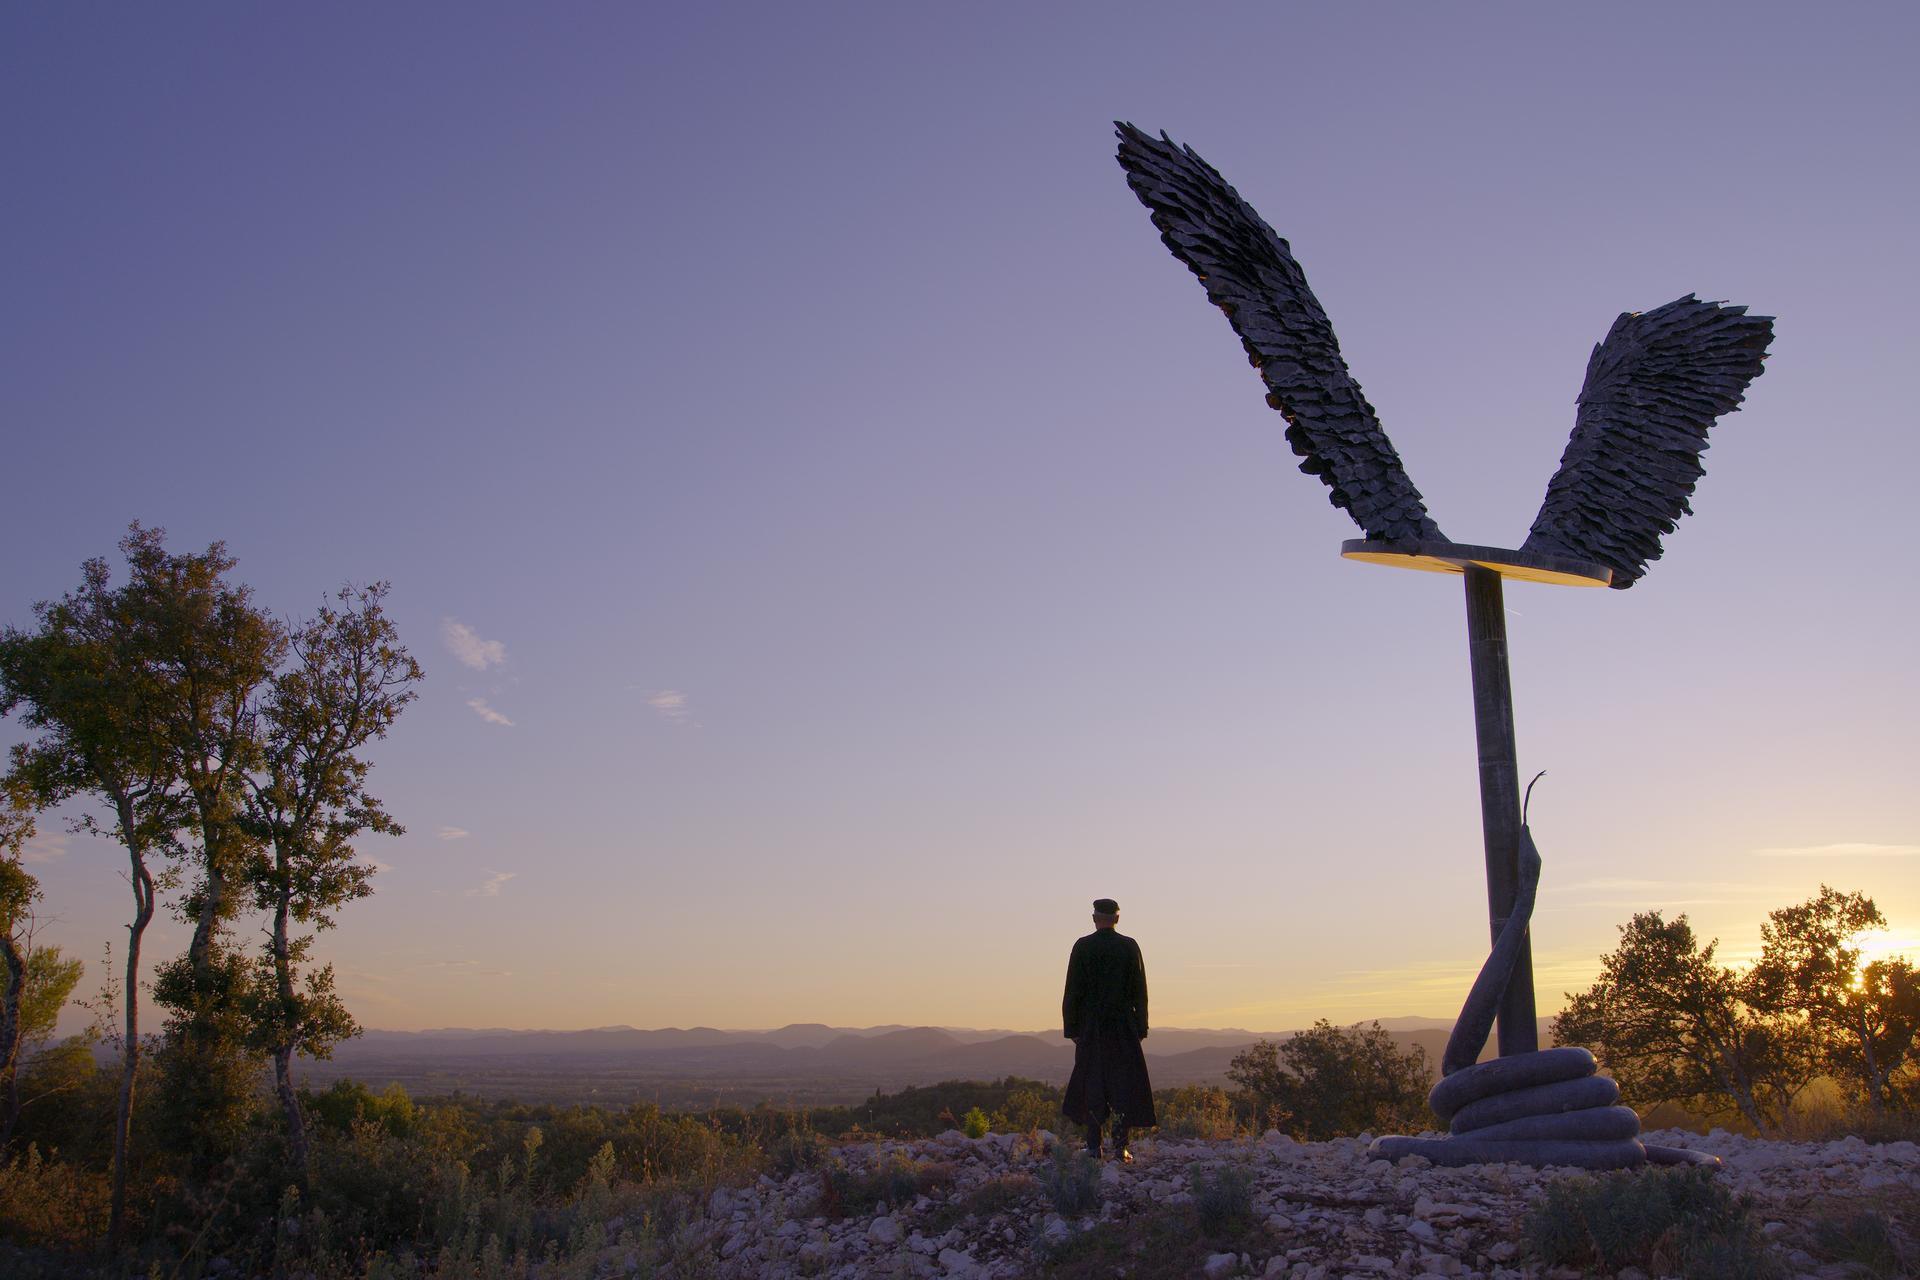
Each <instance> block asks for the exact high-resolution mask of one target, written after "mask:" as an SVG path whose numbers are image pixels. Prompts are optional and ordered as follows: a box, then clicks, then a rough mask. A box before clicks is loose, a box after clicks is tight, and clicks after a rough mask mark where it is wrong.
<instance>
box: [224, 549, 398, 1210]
mask: <svg viewBox="0 0 1920 1280" xmlns="http://www.w3.org/2000/svg"><path fill="white" fill-rule="evenodd" d="M386 593H387V585H386V584H385V583H375V584H374V585H373V586H370V587H366V588H363V589H360V590H357V591H356V590H352V589H342V590H341V591H339V592H338V593H337V594H336V595H335V605H334V606H322V607H321V609H320V611H319V613H318V614H317V615H316V616H315V617H314V618H313V619H312V620H311V621H309V622H307V623H305V624H303V625H301V626H299V627H297V628H295V629H294V630H293V632H292V636H291V644H290V651H291V655H292V661H291V663H290V665H289V667H288V668H287V669H286V670H284V671H282V672H280V673H279V674H277V675H276V676H275V677H274V678H273V681H272V683H271V686H270V688H269V691H268V693H267V695H266V699H265V702H264V704H263V706H262V707H261V710H260V715H259V724H260V730H261V741H260V767H259V768H258V769H257V770H256V771H254V772H253V773H251V774H250V775H248V778H247V784H248V796H247V804H246V809H245V814H244V822H245V825H246V828H247V831H248V832H249V834H251V835H252V836H253V837H254V838H255V839H256V840H257V841H258V842H259V844H260V846H261V847H262V849H263V850H264V853H263V855H262V856H261V857H259V858H258V859H257V860H256V861H255V864H254V869H253V874H252V877H251V884H252V889H253V894H254V901H255V904H256V905H257V906H258V907H259V908H260V909H261V910H263V911H265V912H267V913H268V914H269V916H270V917H271V920H272V924H271V926H270V928H269V931H268V935H267V943H266V947H265V949H264V951H263V952H262V953H261V955H260V961H259V965H258V969H257V972H256V976H255V980H254V987H253V991H252V994H251V996H250V998H249V1002H248V1004H249V1013H250V1017H251V1022H252V1028H251V1035H252V1039H253V1043H254V1044H255V1045H256V1046H257V1047H259V1048H261V1049H264V1050H265V1051H266V1052H267V1053H268V1054H269V1055H270V1056H271V1057H272V1059H273V1075H274V1087H275V1091H276V1092H277V1094H278V1095H279V1099H280V1106H281V1110H282V1112H283V1113H284V1115H285V1117H286V1123H287V1137H288V1143H289V1147H290V1149H291V1151H292V1153H293V1157H294V1161H295V1164H296V1165H297V1167H298V1168H299V1171H300V1175H301V1179H302V1181H303V1182H304V1181H305V1179H306V1175H307V1165H308V1159H307V1138H306V1126H305V1124H304V1122H303V1121H302V1118H301V1115H300V1100H299V1095H298V1094H297V1093H296V1092H295V1090H294V1086H293V1067H292V1064H293V1056H294V1054H296V1053H301V1052H304V1053H307V1054H309V1055H311V1056H313V1057H317V1058H325V1057H328V1056H329V1055H330V1054H331V1052H332V1048H333V1046H334V1045H335V1044H337V1043H338V1042H339V1041H341V1040H344V1039H346V1038H348V1037H350V1036H354V1035H358V1034H359V1027H358V1026H357V1025H356V1024H355V1023H354V1021H353V1018H352V1016H351V1015H349V1014H348V1012H347V1010H346V1007H345V1006H344V1005H342V1004H341V1003H340V1000H339V998H338V997H337V996H336V995H335V994H334V992H333V967H332V966H331V965H328V966H326V967H325V968H322V969H320V970H318V971H310V972H308V973H307V974H305V976H304V980H302V977H301V974H300V966H301V965H302V963H303V962H304V961H305V959H306V957H307V952H308V948H309V947H310V946H311V944H312V942H313V935H312V934H310V933H309V934H305V935H302V936H298V937H296V936H294V935H293V926H295V925H302V926H305V925H311V926H312V927H313V928H314V929H316V930H318V929H326V928H330V927H331V926H332V925H333V913H334V912H335V911H336V910H338V908H340V907H341V906H343V905H344V904H346V903H348V902H351V901H353V900H355V899H357V898H363V897H366V896H367V895H368V894H369V893H371V892H373V890H372V887H371V885H370V884H369V883H368V881H369V879H370V878H371V877H372V874H373V868H372V867H370V866H368V865H367V864H366V863H363V862H359V861H357V860H356V859H355V856H354V848H353V844H352V841H353V840H354V839H355V838H356V837H358V836H359V835H361V834H362V833H364V832H377V833H380V834H384V835H400V834H402V833H403V828H402V827H401V826H400V825H399V824H398V823H396V822H395V821H394V820H393V819H392V817H390V816H389V815H388V814H387V812H386V810H385V809H384V808H382V807H381V804H380V801H379V800H377V799H376V798H374V797H373V796H372V795H370V794H369V793H368V792H367V789H366V781H367V774H368V771H369V768H370V766H369V764H368V762H367V761H366V759H365V758H364V757H363V756H362V755H361V752H362V750H363V749H364V748H365V747H366V745H367V744H368V743H370V742H372V741H374V740H375V739H378V738H383V737H385V736H386V733H387V730H388V729H389V728H390V727H391V726H392V724H393V722H394V720H395V719H396V718H397V717H398V716H399V714H400V712H401V711H403V710H404V709H405V708H406V706H407V704H408V703H410V702H412V701H413V699H414V698H415V697H416V696H417V694H416V693H415V691H414V689H413V687H412V686H413V685H414V684H415V683H416V682H417V681H418V680H419V679H420V666H419V664H418V663H416V662H415V661H414V660H413V658H412V657H411V656H409V655H408V653H407V650H406V648H405V647H404V646H403V645H401V644H400V642H399V635H398V633H397V632H396V631H395V629H394V626H393V623H392V622H391V621H390V620H389V619H388V618H387V616H386V614H385V613H384V612H383V611H382V609H381V602H382V600H383V599H384V598H385V596H386ZM336 606H337V607H336Z"/></svg>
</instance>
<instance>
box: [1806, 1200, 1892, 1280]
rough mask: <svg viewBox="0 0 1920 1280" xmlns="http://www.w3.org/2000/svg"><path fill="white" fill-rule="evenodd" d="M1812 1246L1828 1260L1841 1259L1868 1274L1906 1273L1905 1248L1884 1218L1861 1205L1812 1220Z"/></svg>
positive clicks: (1840, 1260)
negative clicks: (1831, 1216) (1848, 1210)
mask: <svg viewBox="0 0 1920 1280" xmlns="http://www.w3.org/2000/svg"><path fill="white" fill-rule="evenodd" d="M1813 1246H1814V1248H1816V1249H1818V1250H1819V1251H1820V1253H1821V1255H1822V1256H1823V1257H1825V1258H1826V1259H1827V1260H1828V1261H1830V1262H1839V1263H1845V1264H1848V1265H1850V1266H1853V1267H1857V1268H1859V1269H1860V1270H1862V1271H1864V1272H1866V1274H1868V1275H1872V1276H1910V1275H1912V1274H1914V1273H1913V1271H1912V1270H1909V1269H1908V1267H1907V1250H1906V1249H1905V1248H1903V1247H1902V1245H1901V1242H1900V1238H1899V1236H1898V1235H1897V1234H1895V1232H1894V1229H1893V1226H1892V1224H1891V1223H1889V1222H1888V1221H1887V1220H1886V1218H1884V1217H1882V1216H1881V1215H1880V1214H1878V1213H1875V1212H1873V1211H1872V1210H1871V1209H1862V1210H1858V1211H1856V1212H1853V1213H1849V1214H1846V1215H1844V1216H1842V1217H1839V1218H1822V1219H1820V1220H1819V1221H1817V1222H1815V1223H1814V1224H1813Z"/></svg>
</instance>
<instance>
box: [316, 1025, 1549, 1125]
mask: <svg viewBox="0 0 1920 1280" xmlns="http://www.w3.org/2000/svg"><path fill="white" fill-rule="evenodd" d="M1380 1025H1381V1027H1382V1028H1384V1029H1385V1030H1387V1031H1388V1032H1389V1033H1390V1034H1391V1035H1392V1036H1393V1038H1394V1040H1395V1041H1397V1042H1399V1043H1400V1044H1402V1045H1403V1046H1406V1045H1418V1046H1419V1047H1420V1048H1421V1049H1423V1050H1424V1051H1425V1052H1426V1055H1427V1061H1428V1062H1429V1063H1430V1064H1432V1065H1433V1066H1434V1067H1435V1069H1436V1070H1437V1068H1438V1065H1439V1061H1440V1054H1441V1050H1442V1049H1443V1047H1444V1046H1445V1044H1446V1038H1447V1034H1448V1032H1449V1030H1450V1029H1451V1023H1449V1022H1446V1021H1444V1020H1441V1019H1438V1018H1413V1017H1407V1018H1382V1019H1380ZM1293 1034H1294V1033H1293V1032H1292V1031H1247V1030H1243V1029H1239V1028H1224V1029H1199V1028H1189V1027H1161V1028H1157V1029H1156V1030H1154V1031H1153V1032H1152V1034H1151V1035H1149V1036H1148V1038H1147V1040H1146V1042H1145V1043H1144V1045H1143V1046H1142V1047H1143V1048H1144V1049H1145V1051H1146V1053H1147V1055H1148V1065H1149V1068H1150V1070H1151V1071H1152V1074H1153V1079H1154V1083H1155V1084H1156V1085H1160V1086H1168V1085H1184V1084H1208V1083H1220V1082H1223V1081H1225V1079H1226V1073H1227V1068H1228V1066H1229V1065H1230V1064H1231V1063H1232V1061H1233V1058H1234V1056H1235V1055H1236V1054H1237V1053H1239V1052H1240V1051H1241V1050H1243V1049H1245V1048H1246V1047H1247V1046H1248V1045H1250V1044H1252V1043H1253V1042H1254V1041H1256V1040H1274V1041H1282V1040H1286V1039H1288V1038H1289V1037H1291V1036H1292V1035H1293ZM1541 1041H1542V1043H1546V1042H1547V1027H1546V1020H1544V1019H1543V1020H1542V1025H1541ZM1072 1069H1073V1046H1072V1044H1070V1043H1069V1042H1068V1041H1066V1040H1065V1039H1064V1038H1062V1037H1061V1035H1060V1034H1059V1033H1058V1032H1057V1031H1053V1032H1022V1031H1009V1030H1005V1029H988V1030H983V1029H978V1028H972V1027H910V1026H897V1025H895V1026H880V1027H831V1026H827V1025H825V1024H823V1023H798V1022H797V1023H792V1024H789V1025H788V1026H784V1027H780V1028H777V1029H775V1030H771V1031H722V1030H719V1029H717V1028H714V1027H685V1028H682V1027H664V1028H660V1029H657V1030H641V1029H638V1028H635V1027H595V1028H593V1029H591V1030H587V1031H514V1030H508V1029H505V1028H498V1027H487V1028H468V1027H448V1028H442V1029H439V1030H434V1031H368V1032H366V1033H365V1034H364V1035H362V1036H360V1037H359V1038H357V1039H354V1040H351V1041H348V1042H347V1043H346V1044H343V1045H341V1046H340V1047H339V1048H337V1049H336V1050H334V1055H333V1059H332V1060H331V1061H329V1062H317V1063H307V1062H303V1063H302V1064H301V1075H302V1076H303V1077H304V1078H305V1079H306V1080H307V1081H308V1082H309V1083H311V1084H314V1085H324V1084H325V1083H327V1082H328V1081H331V1080H333V1079H337V1078H339V1077H341V1076H351V1077H353V1078H355V1079H358V1080H361V1081H363V1082H364V1083H367V1084H370V1085H373V1086H374V1087H376V1088H377V1087H379V1086H380V1085H382V1084H384V1083H385V1082H387V1081H396V1080H397V1081H399V1082H400V1083H401V1084H402V1085H404V1086H405V1087H406V1088H407V1089H408V1091H409V1092H411V1093H414V1094H416V1095H418V1094H423V1093H450V1092H453V1091H455V1090H459V1091H462V1092H466V1093H470V1094H475V1095H478V1096H483V1097H488V1096H491V1097H511V1098H518V1099H522V1100H527V1101H547V1102H576V1101H596V1102H601V1103H619V1102H627V1101H656V1102H659V1103H661V1104H662V1105H690V1104H699V1105H704V1104H706V1103H709V1102H716V1103H717V1102H729V1103H735V1104H743V1105H744V1104H751V1103H755V1102H759V1101H774V1102H783V1101H784V1102H796V1103H803V1104H807V1105H818V1104H823V1103H835V1102H840V1103H850V1102H858V1101H860V1100H862V1099H864V1098H866V1097H868V1096H869V1095H871V1094H872V1093H873V1092H874V1091H875V1090H885V1091H889V1092H891V1091H895V1090H898V1089H900V1088H903V1087H905V1086H907V1085H929V1084H935V1083H938V1082H939V1081H942V1080H961V1079H973V1080H989V1079H999V1078H1001V1077H1004V1076H1009V1075H1013V1076H1024V1077H1027V1078H1030V1079H1035V1080H1043V1081H1046V1082H1048V1083H1052V1084H1060V1083H1063V1082H1064V1081H1065V1080H1066V1078H1067V1075H1068V1074H1069V1073H1070V1072H1071V1071H1072Z"/></svg>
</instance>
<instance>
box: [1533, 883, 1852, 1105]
mask: <svg viewBox="0 0 1920 1280" xmlns="http://www.w3.org/2000/svg"><path fill="white" fill-rule="evenodd" d="M1718 946H1719V940H1718V939H1715V940H1714V941H1712V942H1709V943H1708V944H1707V945H1706V946H1705V947H1701V946H1700V945H1699V944H1698V942H1697V941H1696V939H1695V938H1694V934H1693V927H1692V926H1691V925H1690V924H1689V923H1688V922H1687V917H1685V916H1684V915H1683V916H1680V917H1678V918H1677V919H1675V920H1673V921H1671V922H1669V921H1667V920H1665V919H1663V918H1662V917H1661V915H1660V913H1659V912H1657V911H1653V912H1646V913H1643V914H1640V915H1636V916H1634V917H1633V920H1632V921H1631V922H1630V923H1628V924H1626V925H1623V926H1622V927H1621V929H1620V945H1619V947H1618V948H1617V949H1616V950H1615V951H1614V952H1613V953H1612V954H1610V955H1605V956H1602V957H1600V977H1599V979H1598V980H1597V981H1595V983H1594V984H1593V986H1592V987H1590V988H1588V989H1587V990H1586V991H1583V992H1580V993H1578V994H1573V993H1569V994H1568V996H1567V1007H1566V1011H1565V1012H1563V1013H1562V1014H1561V1015H1560V1016H1559V1017H1558V1018H1557V1019H1555V1021H1554V1037H1555V1039H1557V1040H1558V1041H1559V1042H1560V1043H1561V1044H1581V1045H1587V1046H1589V1047H1591V1048H1592V1049H1593V1051H1594V1053H1595V1054H1596V1056H1598V1057H1599V1059H1600V1062H1601V1065H1602V1066H1603V1067H1605V1068H1606V1070H1607V1072H1608V1073H1609V1074H1611V1075H1612V1076H1613V1077H1614V1079H1616V1080H1618V1081H1619V1082H1620V1087H1621V1091H1622V1093H1624V1094H1625V1095H1626V1097H1627V1098H1628V1099H1629V1100H1630V1101H1632V1102H1634V1103H1636V1104H1638V1105H1642V1106H1644V1105H1649V1104H1651V1103H1655V1102H1681V1103H1687V1104H1691V1105H1693V1106H1695V1107H1697V1108H1700V1109H1703V1110H1707V1111H1714V1110H1718V1109H1720V1108H1722V1107H1724V1106H1725V1105H1726V1104H1727V1103H1728V1102H1731V1103H1732V1104H1733V1106H1734V1107H1735V1108H1736V1109H1737V1110H1738V1111H1739V1113H1740V1115H1741V1116H1743V1117H1744V1118H1745V1119H1746V1121H1747V1123H1749V1124H1750V1125H1752V1126H1753V1127H1754V1129H1755V1130H1756V1131H1760V1132H1767V1131H1771V1130H1776V1129H1778V1127H1779V1125H1780V1123H1781V1121H1782V1119H1783V1118H1784V1117H1785V1115H1786V1112H1787V1109H1788V1107H1789V1106H1790V1105H1791V1104H1792V1101H1793V1099H1794V1097H1795V1096H1796V1095H1797V1094H1798V1093H1799V1092H1800V1091H1801V1090H1802V1089H1804V1088H1805V1087H1806V1086H1807V1085H1808V1084H1809V1083H1810V1082H1811V1081H1812V1079H1813V1075H1814V1063H1813V1053H1812V1042H1811V1039H1810V1037H1809V1036H1808V1035H1807V1034H1806V1030H1805V1028H1804V1026H1802V1025H1801V1024H1799V1023H1798V1022H1797V1021H1796V1020H1795V1019H1793V1018H1792V1017H1791V1016H1788V1014H1787V1012H1786V1011H1785V1010H1783V1009H1779V1008H1770V1007H1767V1006H1764V1005H1762V1006H1755V1005H1753V1004H1750V1003H1749V999H1750V998H1751V997H1753V996H1754V992H1753V991H1752V989H1751V987H1750V986H1749V984H1748V983H1746V982H1745V981H1743V980H1742V979H1741V977H1740V976H1739V975H1738V974H1735V973H1734V972H1733V971H1731V970H1729V969H1727V968H1724V967H1723V966H1721V965H1720V964H1719V963H1718V962H1717V961H1716V960H1715V959H1714V950H1715V949H1716V948H1717V947H1718Z"/></svg>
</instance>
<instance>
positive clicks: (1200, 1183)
mask: <svg viewBox="0 0 1920 1280" xmlns="http://www.w3.org/2000/svg"><path fill="white" fill-rule="evenodd" d="M1193 1208H1194V1212H1195V1213H1197V1214H1198V1215H1199V1217H1200V1229H1201V1230H1202V1231H1205V1232H1206V1233H1207V1234H1209V1235H1215V1234H1218V1233H1221V1232H1227V1231H1234V1230H1237V1229H1239V1228H1241V1227H1244V1226H1246V1225H1247V1224H1248V1223H1250V1222H1252V1221H1253V1170H1251V1169H1249V1168H1247V1167H1246V1166H1244V1165H1232V1164H1218V1165H1214V1166H1212V1167H1211V1168H1203V1169H1197V1170H1195V1171H1194V1175H1193Z"/></svg>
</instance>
